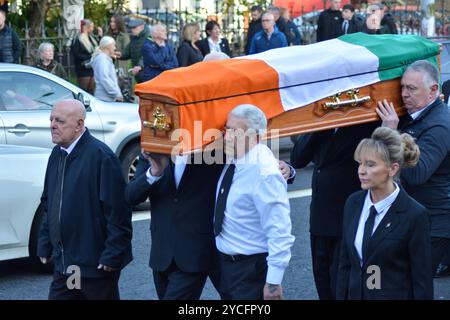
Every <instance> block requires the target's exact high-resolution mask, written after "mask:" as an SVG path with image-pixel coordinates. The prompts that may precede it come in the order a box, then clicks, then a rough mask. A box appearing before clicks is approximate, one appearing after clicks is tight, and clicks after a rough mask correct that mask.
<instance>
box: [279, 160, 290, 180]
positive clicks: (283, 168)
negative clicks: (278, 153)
mask: <svg viewBox="0 0 450 320" xmlns="http://www.w3.org/2000/svg"><path fill="white" fill-rule="evenodd" d="M278 168H279V169H280V172H281V174H282V176H283V178H284V179H285V180H289V178H290V177H291V167H290V166H289V165H288V164H287V163H286V162H284V161H283V160H278Z"/></svg>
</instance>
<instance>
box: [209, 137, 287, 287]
mask: <svg viewBox="0 0 450 320" xmlns="http://www.w3.org/2000/svg"><path fill="white" fill-rule="evenodd" d="M233 163H234V164H235V165H236V169H235V172H234V176H233V182H232V185H231V188H230V192H229V194H228V198H227V205H226V209H225V217H224V220H223V224H222V232H221V233H220V234H219V235H218V236H217V237H216V245H217V248H218V250H219V251H220V252H222V253H224V254H228V255H237V254H244V255H251V254H257V253H266V252H267V253H268V257H267V265H268V271H267V277H266V282H267V283H271V284H281V281H282V279H283V275H284V271H285V269H286V267H287V265H288V263H289V260H290V258H291V249H290V248H291V246H292V244H293V243H294V239H295V237H294V236H292V235H291V219H290V206H289V199H288V196H287V185H286V181H285V180H284V179H283V177H282V175H281V173H280V170H279V169H278V161H277V160H276V159H275V157H274V155H273V153H272V151H271V150H270V149H269V148H268V147H267V146H266V145H263V144H258V145H256V146H255V147H254V148H253V149H251V150H250V151H249V152H248V153H247V154H246V155H245V156H244V157H242V158H240V159H237V160H233ZM227 168H228V165H226V166H225V167H224V169H223V171H222V175H221V177H220V179H219V181H218V187H219V186H220V184H221V183H222V179H223V176H224V174H225V171H226V170H227ZM217 192H218V191H216V199H217Z"/></svg>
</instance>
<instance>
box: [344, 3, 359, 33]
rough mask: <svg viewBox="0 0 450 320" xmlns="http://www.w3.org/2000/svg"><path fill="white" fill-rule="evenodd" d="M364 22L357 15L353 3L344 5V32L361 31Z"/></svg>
mask: <svg viewBox="0 0 450 320" xmlns="http://www.w3.org/2000/svg"><path fill="white" fill-rule="evenodd" d="M362 24H363V22H362V21H360V20H359V19H358V17H357V16H356V15H355V8H354V7H353V6H352V5H351V4H346V5H344V6H343V7H342V27H341V31H342V34H350V33H356V32H360V31H361V28H362Z"/></svg>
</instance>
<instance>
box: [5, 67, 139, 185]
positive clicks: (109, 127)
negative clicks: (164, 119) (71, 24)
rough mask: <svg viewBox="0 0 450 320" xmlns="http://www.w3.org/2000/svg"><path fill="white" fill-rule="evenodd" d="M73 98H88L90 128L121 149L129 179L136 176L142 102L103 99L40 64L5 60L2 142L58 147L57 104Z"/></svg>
mask: <svg viewBox="0 0 450 320" xmlns="http://www.w3.org/2000/svg"><path fill="white" fill-rule="evenodd" d="M69 98H75V99H79V100H80V101H82V102H83V104H84V105H85V107H86V111H87V116H86V126H87V127H88V128H89V130H90V132H91V133H92V134H93V135H94V136H95V137H96V138H98V139H99V140H101V141H103V142H105V143H106V144H107V145H108V146H109V147H110V148H111V149H112V150H113V151H114V152H115V153H116V155H117V156H118V157H119V159H120V161H121V162H122V170H123V174H124V176H125V177H126V179H127V180H129V179H130V178H131V177H133V175H134V172H135V161H136V160H137V156H138V155H139V152H140V130H141V124H140V119H139V113H138V105H137V104H133V103H123V102H104V101H101V100H99V99H96V98H95V97H94V96H92V95H90V94H89V93H87V92H85V91H84V90H82V89H80V88H78V87H77V86H75V85H73V84H71V83H70V82H68V81H65V80H64V79H61V78H59V77H57V76H54V75H52V74H50V73H48V72H46V71H43V70H40V69H37V68H34V67H29V66H24V65H18V64H6V63H0V143H4V144H14V145H28V146H35V147H43V148H52V147H53V143H52V140H51V135H50V120H49V118H50V112H51V109H52V106H53V105H54V104H55V103H56V102H58V101H60V100H63V99H69Z"/></svg>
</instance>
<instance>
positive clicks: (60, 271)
mask: <svg viewBox="0 0 450 320" xmlns="http://www.w3.org/2000/svg"><path fill="white" fill-rule="evenodd" d="M85 118H86V109H85V107H84V106H83V104H82V103H81V102H80V101H78V100H63V101H60V102H58V103H56V104H55V106H54V107H53V110H52V113H51V115H50V128H51V135H52V141H53V143H55V144H56V146H55V147H54V148H53V151H52V153H51V155H50V158H49V161H48V165H47V172H46V175H45V183H44V191H43V194H42V198H41V204H42V206H43V208H44V211H45V215H44V219H43V225H42V228H41V232H40V236H39V243H38V252H37V253H38V256H39V257H40V259H41V262H42V263H44V264H47V263H50V262H53V263H54V275H53V281H52V283H51V285H50V292H49V299H50V300H91V299H95V300H99V299H119V298H120V296H119V288H118V282H119V277H120V271H121V269H122V268H124V267H125V266H126V265H127V264H128V263H129V262H130V261H131V260H132V255H131V232H132V230H131V209H130V208H129V207H128V206H127V205H126V203H125V200H124V191H125V180H124V178H123V176H122V173H121V166H120V162H119V160H118V159H117V156H116V155H115V154H114V153H113V152H112V151H111V149H109V147H108V146H106V145H105V144H104V143H103V142H101V141H99V140H97V139H96V138H94V137H93V136H91V134H90V133H89V130H88V129H87V128H86V127H85V126H84V121H85Z"/></svg>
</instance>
